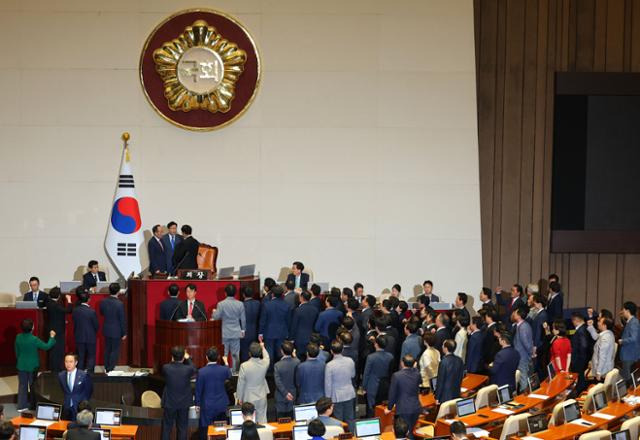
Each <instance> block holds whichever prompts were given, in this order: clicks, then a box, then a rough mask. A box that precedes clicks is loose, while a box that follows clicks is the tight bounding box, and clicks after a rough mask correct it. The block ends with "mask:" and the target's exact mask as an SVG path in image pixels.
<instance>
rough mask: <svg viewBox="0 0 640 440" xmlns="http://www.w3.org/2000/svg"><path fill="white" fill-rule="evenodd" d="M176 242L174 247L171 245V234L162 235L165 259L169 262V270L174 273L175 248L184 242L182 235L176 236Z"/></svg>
mask: <svg viewBox="0 0 640 440" xmlns="http://www.w3.org/2000/svg"><path fill="white" fill-rule="evenodd" d="M174 237H175V238H174V243H173V247H171V238H170V236H169V234H165V235H163V236H162V238H161V239H160V240H161V241H162V244H163V245H164V258H165V261H166V262H167V263H166V264H167V272H169V273H171V274H173V273H175V271H176V270H175V266H174V265H173V254H175V250H176V248H177V247H178V245H179V244H180V243H182V240H183V238H182V235H178V234H176V235H175V236H174Z"/></svg>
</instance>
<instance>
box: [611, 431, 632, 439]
mask: <svg viewBox="0 0 640 440" xmlns="http://www.w3.org/2000/svg"><path fill="white" fill-rule="evenodd" d="M611 440H631V433H630V432H629V430H628V429H625V430H622V431H618V432H612V433H611Z"/></svg>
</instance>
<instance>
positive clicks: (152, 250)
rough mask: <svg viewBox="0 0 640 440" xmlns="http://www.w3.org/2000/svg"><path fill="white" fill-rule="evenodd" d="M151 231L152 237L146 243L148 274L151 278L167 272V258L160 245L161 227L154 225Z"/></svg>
mask: <svg viewBox="0 0 640 440" xmlns="http://www.w3.org/2000/svg"><path fill="white" fill-rule="evenodd" d="M151 231H152V232H153V237H151V239H150V240H149V243H147V252H148V253H149V272H150V273H151V275H152V276H153V275H154V274H156V273H163V272H167V257H166V255H165V249H164V244H162V232H163V231H162V225H155V226H154V227H153V229H152V230H151Z"/></svg>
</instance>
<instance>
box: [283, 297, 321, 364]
mask: <svg viewBox="0 0 640 440" xmlns="http://www.w3.org/2000/svg"><path fill="white" fill-rule="evenodd" d="M310 300H311V294H310V293H309V291H307V290H305V291H304V292H302V293H301V294H300V305H299V306H298V307H296V308H295V309H294V311H293V319H292V320H291V331H290V332H289V339H291V340H293V341H295V344H296V352H297V353H298V357H301V358H304V355H305V353H306V351H307V344H308V343H309V339H311V333H313V326H314V325H315V323H316V319H318V309H316V308H315V307H313V306H312V305H311V304H309V301H310Z"/></svg>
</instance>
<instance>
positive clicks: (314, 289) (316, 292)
mask: <svg viewBox="0 0 640 440" xmlns="http://www.w3.org/2000/svg"><path fill="white" fill-rule="evenodd" d="M309 290H310V291H311V295H312V298H311V300H310V301H309V304H311V305H312V306H313V307H315V308H316V309H317V310H318V313H320V312H322V310H323V304H322V298H320V294H321V293H322V288H321V287H320V286H318V285H317V284H312V285H311V288H310V289H309Z"/></svg>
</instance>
